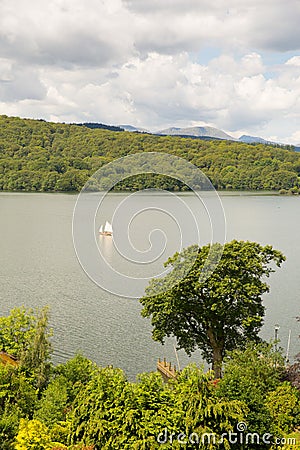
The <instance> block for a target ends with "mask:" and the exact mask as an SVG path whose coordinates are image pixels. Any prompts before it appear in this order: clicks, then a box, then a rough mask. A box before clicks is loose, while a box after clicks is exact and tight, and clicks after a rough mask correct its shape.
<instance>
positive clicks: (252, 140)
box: [238, 134, 274, 144]
mask: <svg viewBox="0 0 300 450" xmlns="http://www.w3.org/2000/svg"><path fill="white" fill-rule="evenodd" d="M238 140H239V142H245V143H246V144H274V142H271V141H266V140H265V139H263V138H261V137H259V136H248V135H247V134H243V136H240V137H239V139H238Z"/></svg>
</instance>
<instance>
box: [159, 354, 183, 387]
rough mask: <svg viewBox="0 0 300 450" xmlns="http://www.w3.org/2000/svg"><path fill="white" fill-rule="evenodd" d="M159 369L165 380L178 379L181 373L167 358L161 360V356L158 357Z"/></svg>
mask: <svg viewBox="0 0 300 450" xmlns="http://www.w3.org/2000/svg"><path fill="white" fill-rule="evenodd" d="M157 370H158V372H159V373H160V374H161V375H162V377H163V379H164V381H169V380H176V378H177V376H178V374H179V372H178V371H177V369H176V366H172V364H171V363H168V362H167V361H166V358H164V359H163V361H161V359H160V358H159V359H158V362H157Z"/></svg>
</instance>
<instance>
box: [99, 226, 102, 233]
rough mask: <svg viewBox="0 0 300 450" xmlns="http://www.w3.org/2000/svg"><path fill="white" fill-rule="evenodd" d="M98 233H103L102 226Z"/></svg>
mask: <svg viewBox="0 0 300 450" xmlns="http://www.w3.org/2000/svg"><path fill="white" fill-rule="evenodd" d="M99 233H103V225H101V227H100V228H99Z"/></svg>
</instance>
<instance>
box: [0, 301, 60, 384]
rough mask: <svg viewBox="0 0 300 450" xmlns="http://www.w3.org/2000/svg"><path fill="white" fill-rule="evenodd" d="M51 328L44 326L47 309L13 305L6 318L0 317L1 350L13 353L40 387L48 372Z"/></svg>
mask: <svg viewBox="0 0 300 450" xmlns="http://www.w3.org/2000/svg"><path fill="white" fill-rule="evenodd" d="M50 336H51V330H49V328H48V308H42V309H37V310H36V311H33V310H32V309H25V308H24V307H23V308H15V309H12V310H11V312H10V314H9V315H8V316H7V317H0V343H1V346H2V349H3V350H5V351H6V352H8V353H11V354H12V355H14V356H15V357H16V358H17V359H18V360H19V362H20V367H21V369H22V370H23V371H24V372H26V374H27V376H28V377H31V378H32V380H34V384H35V386H36V387H37V388H38V389H40V388H41V387H42V386H43V385H44V384H45V383H46V382H47V379H48V376H49V371H50V363H49V359H50V352H51V344H50Z"/></svg>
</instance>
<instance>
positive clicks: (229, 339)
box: [140, 240, 285, 378]
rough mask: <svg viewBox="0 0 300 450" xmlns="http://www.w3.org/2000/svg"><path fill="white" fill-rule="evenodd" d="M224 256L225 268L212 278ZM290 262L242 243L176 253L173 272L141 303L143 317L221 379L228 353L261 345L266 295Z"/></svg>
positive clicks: (158, 336) (152, 284) (268, 249)
mask: <svg viewBox="0 0 300 450" xmlns="http://www.w3.org/2000/svg"><path fill="white" fill-rule="evenodd" d="M220 251H223V253H222V257H221V259H220V261H219V263H218V264H217V266H216V267H214V271H213V270H211V271H210V273H209V274H207V270H210V266H211V264H214V261H215V256H216V255H217V254H218V253H219V252H220ZM284 260H285V257H284V255H283V254H282V253H281V252H280V251H278V250H274V249H273V248H272V247H271V246H270V245H267V246H265V247H263V246H261V245H260V244H258V243H255V242H244V241H236V240H234V241H232V242H229V243H226V244H225V245H224V247H223V249H222V248H221V246H220V244H213V246H212V247H211V246H210V245H206V246H204V247H202V248H199V247H198V246H196V245H194V246H191V247H188V248H187V249H185V250H183V252H181V253H176V254H175V255H174V256H173V257H171V258H170V259H169V260H168V261H167V262H166V266H169V267H170V268H171V269H172V270H171V271H170V272H169V273H168V274H167V275H166V276H165V277H164V278H160V279H153V280H151V282H150V284H149V286H148V288H147V289H146V295H145V296H144V297H142V298H141V299H140V302H141V304H142V305H143V307H144V308H143V310H142V315H143V316H144V317H151V322H152V325H153V332H152V336H153V339H154V340H156V341H160V342H162V343H163V342H164V339H165V337H167V336H172V335H173V336H175V337H176V338H177V343H178V348H183V349H184V350H185V351H186V352H187V353H188V354H190V353H191V352H193V351H194V350H195V349H196V348H199V349H200V350H201V351H202V354H203V356H204V358H205V359H206V360H207V361H208V362H212V366H213V369H214V371H215V376H216V378H219V377H220V376H221V366H222V361H223V357H224V355H225V352H226V351H228V350H233V349H235V348H240V347H243V346H244V344H245V342H246V341H247V340H249V339H250V340H258V332H259V330H260V328H261V326H262V323H263V317H264V312H265V307H264V305H263V303H262V295H263V294H264V293H266V292H268V291H269V286H268V284H267V282H266V277H269V275H270V273H271V272H274V266H278V267H279V266H280V265H281V263H282V262H283V261H284ZM191 261H193V263H191ZM190 266H191V269H189V270H188V271H187V270H186V267H190ZM185 272H187V274H185V276H184V277H182V274H183V273H185ZM203 275H208V276H204V277H203ZM178 280H180V281H178Z"/></svg>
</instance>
